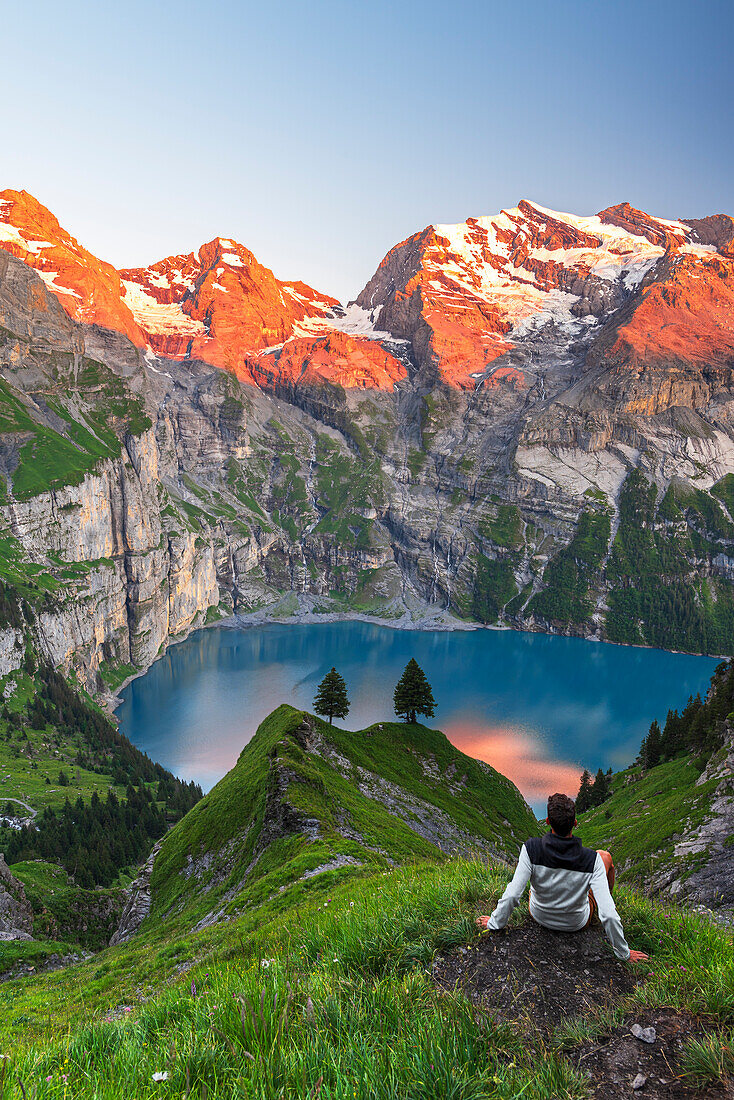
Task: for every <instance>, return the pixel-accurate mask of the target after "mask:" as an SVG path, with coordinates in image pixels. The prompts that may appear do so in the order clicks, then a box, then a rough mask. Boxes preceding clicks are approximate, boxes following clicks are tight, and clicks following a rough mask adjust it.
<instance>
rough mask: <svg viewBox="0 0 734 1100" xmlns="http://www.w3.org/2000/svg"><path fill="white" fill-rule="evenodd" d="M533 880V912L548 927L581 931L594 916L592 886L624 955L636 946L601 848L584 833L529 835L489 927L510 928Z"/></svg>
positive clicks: (617, 952)
mask: <svg viewBox="0 0 734 1100" xmlns="http://www.w3.org/2000/svg"><path fill="white" fill-rule="evenodd" d="M528 882H529V883H530V915H531V917H533V918H534V920H536V921H537V922H538V924H542V925H544V926H545V927H546V928H553V929H556V930H558V931H563V932H578V931H579V929H580V928H583V927H584V926H585V924H586V923H587V921H588V919H589V914H590V912H591V910H590V907H589V890H592V891H593V893H594V899H595V901H596V904H597V909H598V913H599V920H600V921H601V923H602V927H603V928H604V931H605V933H606V936H607V939H608V940H609V942H610V943H611V945H612V947H613V948H614V954H615V955H616V956H617V958H619V959H628V958H629V956H630V949H629V947H628V946H627V941H626V940H625V938H624V932H623V930H622V922H621V920H620V919H619V913H618V912H617V907H616V905H615V904H614V901H613V899H612V895H611V893H610V891H609V883H608V882H607V871H606V867H605V866H604V862H603V860H602V858H601V856H600V855H599V853H598V852H595V851H594V849H593V848H584V847H583V845H582V843H581V841H580V840H579V838H578V837H575V836H556V834H555V833H552V832H551V833H546V835H545V836H542V837H532V838H531V839H530V840H526V841H525V843H524V844H523V846H522V848H521V849H520V858H519V860H518V864H517V869H516V871H515V874H514V876H513V878H512V882H511V883H510V884H509V886H508V887H507V889H506V890H505V892H504V894H503V895H502V897H501V898H500V900H499V901H498V902H497V906H496V908H495V911H494V913H493V914H492V916H491V917H490V919H489V924H488V925H487V927H488V928H489V929H491V930H492V931H498V930H499V929H500V928H504V927H505V925H506V924H507V922H508V920H509V919H510V914H511V913H512V910H513V909H514V908H515V906H516V905H517V903H518V902H519V900H520V898H521V897H522V895H523V892H524V890H525V887H526V886H527V884H528Z"/></svg>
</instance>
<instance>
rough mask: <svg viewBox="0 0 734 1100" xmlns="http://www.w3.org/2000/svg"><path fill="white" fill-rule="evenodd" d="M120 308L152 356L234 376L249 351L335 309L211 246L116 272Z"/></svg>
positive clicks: (231, 244) (223, 242)
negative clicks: (196, 362)
mask: <svg viewBox="0 0 734 1100" xmlns="http://www.w3.org/2000/svg"><path fill="white" fill-rule="evenodd" d="M121 274H122V277H123V280H124V291H125V300H126V301H127V302H129V304H130V307H131V309H132V310H133V313H134V315H135V317H136V319H137V321H138V323H139V324H140V326H141V328H143V329H144V331H145V332H146V333H147V334H148V336H149V339H150V344H151V347H152V348H153V350H154V351H155V352H156V354H158V355H164V356H167V357H169V358H175V359H184V358H185V359H200V360H202V361H204V362H206V363H211V364H212V365H213V366H218V367H224V368H226V369H227V370H231V371H234V372H235V373H241V372H242V371H243V363H244V360H245V358H246V357H247V356H248V355H249V354H251V353H252V352H253V351H258V350H260V349H262V348H267V347H272V346H274V345H277V344H282V343H283V342H284V341H285V340H287V339H288V338H289V337H290V336H291V335H292V333H293V329H294V325H295V324H296V323H297V322H299V321H303V320H304V318H307V317H309V318H322V317H330V316H331V315H332V312H333V310H334V307H335V306H338V304H339V303H338V302H337V301H336V300H335V299H334V298H328V297H327V296H325V295H322V294H318V293H317V292H316V291H314V290H312V289H311V288H310V287H307V286H306V285H305V283H293V284H289V283H281V282H280V281H279V280H277V279H276V278H275V276H274V275H273V273H272V271H270V269H269V268H267V267H263V265H262V264H259V263H258V262H257V260H256V259H255V257H254V256H253V254H252V253H251V252H250V251H249V250H248V249H246V248H244V247H243V246H242V245H240V244H237V243H236V242H235V241H231V240H228V239H222V238H219V237H218V238H216V239H215V240H213V241H210V242H209V243H208V244H205V245H203V246H202V248H200V249H199V253H198V255H194V254H193V253H190V254H189V255H187V256H169V257H168V258H167V259H165V260H161V261H160V262H159V263H157V264H153V265H152V266H151V267H148V268H138V269H134V270H133V269H130V270H127V271H123V272H121Z"/></svg>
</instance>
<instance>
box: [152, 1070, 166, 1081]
mask: <svg viewBox="0 0 734 1100" xmlns="http://www.w3.org/2000/svg"><path fill="white" fill-rule="evenodd" d="M153 1080H154V1081H167V1080H168V1070H167V1069H157V1070H156V1071H155V1073H154V1074H153Z"/></svg>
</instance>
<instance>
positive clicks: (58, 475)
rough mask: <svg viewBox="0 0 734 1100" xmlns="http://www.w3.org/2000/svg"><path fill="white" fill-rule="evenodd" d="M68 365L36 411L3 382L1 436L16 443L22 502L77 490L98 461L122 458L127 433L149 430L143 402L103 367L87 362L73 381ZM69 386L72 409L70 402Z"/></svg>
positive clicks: (17, 490) (16, 483)
mask: <svg viewBox="0 0 734 1100" xmlns="http://www.w3.org/2000/svg"><path fill="white" fill-rule="evenodd" d="M65 366H66V367H67V368H68V365H66V364H58V365H57V366H56V367H55V368H54V369H52V370H51V371H50V379H49V380H50V382H51V383H52V385H53V386H54V388H55V391H56V392H55V395H54V396H52V397H49V396H45V397H44V399H43V401H41V402H40V403H39V402H37V403H36V405H35V407H33V406H31V405H30V404H29V403H28V402H27V400H23V399H22V398H21V394H20V392H19V391H15V390H14V388H13V387H12V386H11V385H10V384H9V383H8V382H7V381H5V380H3V379H0V431H1V432H3V433H7V434H8V435H9V436H13V435H15V436H16V437H17V440H18V461H17V466H16V468H15V470H14V471H13V473H12V488H13V494H14V496H15V497H16V498H17V499H18V500H27V499H28V498H29V497H33V496H37V495H38V494H39V493H43V492H47V491H48V490H50V489H58V488H61V487H62V486H64V485H79V484H80V483H81V482H82V481H83V480H84V478H85V477H86V475H87V474H89V473H92V472H94V471H95V470H96V469H97V466H98V464H99V462H100V461H102V460H103V459H109V458H116V457H117V456H119V454H120V451H121V447H122V444H121V439H122V438H123V437H124V435H125V434H126V433H131V434H133V435H140V434H141V433H142V432H143V431H145V430H147V429H148V428H149V427H150V426H151V421H150V418H149V417H148V416H146V415H145V413H144V411H143V407H142V402H141V400H140V398H138V397H135V396H133V395H131V394H130V393H129V392H128V389H127V387H126V386H125V383H124V382H123V380H122V379H121V378H120V377H119V376H118V375H116V374H115V373H114V372H113V371H112V370H110V369H109V368H108V367H106V366H105V365H104V364H102V363H98V362H95V361H94V360H84V362H83V365H82V366H81V368H79V369H77V370H76V372H75V373H74V377H73V379H72V378H71V377H70V376H69V371H68V369H64V367H65ZM70 383H72V388H73V392H74V402H73V405H72V404H70V403H69V402H68V393H69V384H70Z"/></svg>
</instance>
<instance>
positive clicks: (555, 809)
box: [548, 794, 576, 836]
mask: <svg viewBox="0 0 734 1100" xmlns="http://www.w3.org/2000/svg"><path fill="white" fill-rule="evenodd" d="M575 820H576V803H575V802H574V800H573V799H572V798H569V797H568V795H567V794H552V795H551V796H550V798H549V799H548V824H549V825H550V827H551V829H552V830H553V832H554V833H558V835H559V836H568V835H569V833H570V832H571V830H572V829H573V823H574V821H575Z"/></svg>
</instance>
